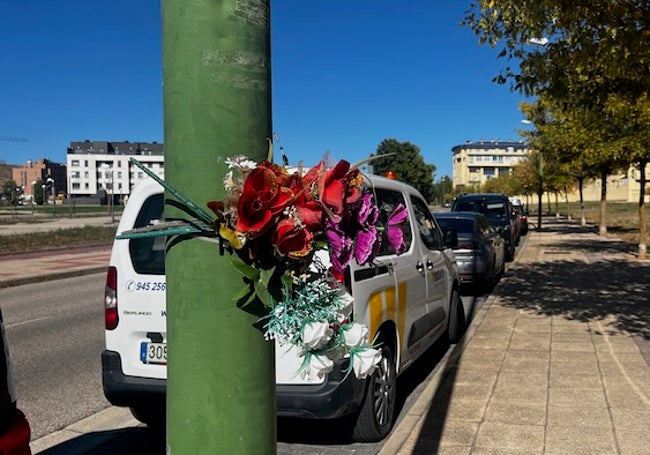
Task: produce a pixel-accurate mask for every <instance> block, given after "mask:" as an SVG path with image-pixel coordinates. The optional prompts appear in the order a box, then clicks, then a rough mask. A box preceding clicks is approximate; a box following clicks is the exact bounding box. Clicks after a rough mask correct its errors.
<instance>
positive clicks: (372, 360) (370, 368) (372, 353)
mask: <svg viewBox="0 0 650 455" xmlns="http://www.w3.org/2000/svg"><path fill="white" fill-rule="evenodd" d="M380 360H381V352H380V351H379V350H378V349H373V348H369V349H364V350H363V351H359V352H355V353H354V354H353V355H352V356H351V358H350V361H351V362H352V368H353V369H354V375H355V376H356V377H357V378H358V379H365V378H366V377H368V375H371V374H372V373H373V372H374V371H375V369H376V368H377V364H378V363H379V361H380Z"/></svg>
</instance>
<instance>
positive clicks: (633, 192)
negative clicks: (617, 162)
mask: <svg viewBox="0 0 650 455" xmlns="http://www.w3.org/2000/svg"><path fill="white" fill-rule="evenodd" d="M451 150H452V152H453V157H452V173H453V177H452V181H453V185H454V188H455V189H457V190H460V191H463V189H465V188H469V187H473V186H480V185H482V184H483V183H485V182H486V181H488V180H489V179H491V178H495V177H499V176H500V175H507V174H508V173H509V172H510V170H511V169H512V168H513V167H514V166H516V165H517V164H518V163H519V162H521V161H522V160H523V159H524V158H525V157H526V156H528V154H529V153H530V151H531V149H529V147H528V144H527V143H526V142H523V141H520V142H515V141H478V142H471V141H467V142H466V143H464V144H460V145H456V146H454V147H453V148H452V149H451ZM646 175H647V176H650V164H649V165H648V166H647V167H646ZM600 187H601V182H600V179H593V180H589V181H586V182H584V186H583V200H585V201H598V200H600ZM567 189H568V192H569V194H568V195H566V196H567V198H568V200H569V201H578V200H579V199H580V195H579V192H578V189H577V188H575V187H573V188H567ZM639 194H640V184H639V171H638V170H637V169H635V168H634V167H633V166H631V167H630V168H629V169H628V170H627V171H624V172H620V173H617V174H613V175H610V176H608V178H607V200H608V201H627V202H636V201H638V200H639ZM645 194H646V201H648V202H650V185H648V188H647V189H646V193H645Z"/></svg>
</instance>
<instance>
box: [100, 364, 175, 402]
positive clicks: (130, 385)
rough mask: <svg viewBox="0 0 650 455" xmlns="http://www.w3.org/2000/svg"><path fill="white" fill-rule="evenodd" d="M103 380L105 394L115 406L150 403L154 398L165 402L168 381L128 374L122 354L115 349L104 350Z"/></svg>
mask: <svg viewBox="0 0 650 455" xmlns="http://www.w3.org/2000/svg"><path fill="white" fill-rule="evenodd" d="M102 382H103V385H104V395H105V396H106V399H107V400H108V401H109V402H110V403H111V404H112V405H114V406H128V407H134V406H138V405H147V404H149V405H150V404H151V402H152V401H153V400H161V401H162V402H163V403H164V402H165V392H166V383H167V381H166V380H165V379H155V378H141V377H136V376H126V375H125V374H124V373H123V371H122V359H121V358H120V354H119V353H117V352H114V351H104V352H102Z"/></svg>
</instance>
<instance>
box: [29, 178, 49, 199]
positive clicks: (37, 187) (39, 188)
mask: <svg viewBox="0 0 650 455" xmlns="http://www.w3.org/2000/svg"><path fill="white" fill-rule="evenodd" d="M43 185H44V183H43V180H41V179H38V180H36V182H35V183H34V184H33V185H32V193H33V194H32V197H33V198H34V203H36V205H43V204H44V203H45V200H46V194H45V190H44V189H43Z"/></svg>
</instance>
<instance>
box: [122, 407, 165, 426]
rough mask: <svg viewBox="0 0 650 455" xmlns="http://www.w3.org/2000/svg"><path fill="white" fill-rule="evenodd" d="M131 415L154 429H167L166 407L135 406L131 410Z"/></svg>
mask: <svg viewBox="0 0 650 455" xmlns="http://www.w3.org/2000/svg"><path fill="white" fill-rule="evenodd" d="M130 409H131V414H133V417H135V418H136V419H138V420H139V421H140V422H142V423H145V424H147V426H150V427H152V428H164V427H165V421H166V418H165V417H166V416H165V406H156V405H150V406H144V405H139V406H133V407H131V408H130Z"/></svg>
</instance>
